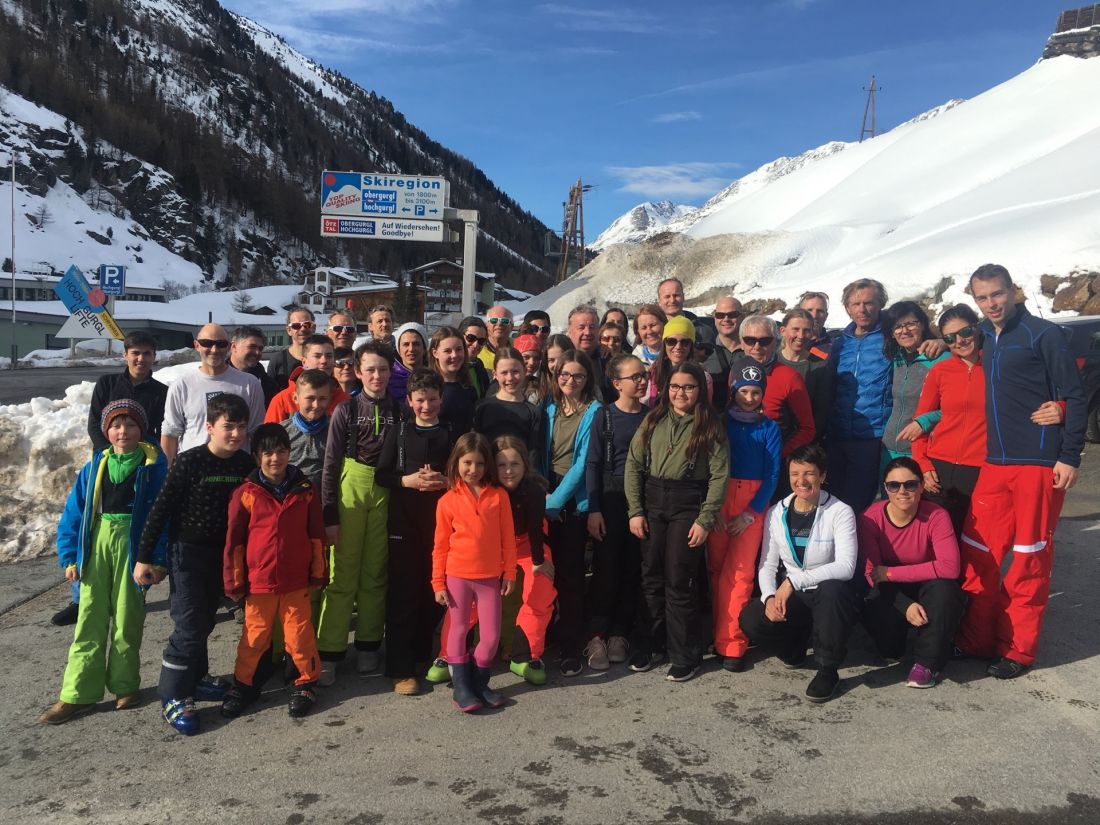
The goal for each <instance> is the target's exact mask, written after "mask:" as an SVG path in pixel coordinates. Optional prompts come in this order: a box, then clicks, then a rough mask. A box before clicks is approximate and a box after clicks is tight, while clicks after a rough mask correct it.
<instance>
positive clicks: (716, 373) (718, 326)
mask: <svg viewBox="0 0 1100 825" xmlns="http://www.w3.org/2000/svg"><path fill="white" fill-rule="evenodd" d="M744 316H745V311H744V308H743V307H742V306H741V302H740V301H738V300H737V299H736V298H734V297H733V296H732V295H723V296H722V297H721V298H719V299H718V303H716V304H715V305H714V311H713V312H712V313H711V320H712V321H713V322H714V331H715V337H714V349H713V351H712V352H711V353H710V355H709V356H708V357H707V360H706V361H705V362H704V363H703V369H705V370H706V371H707V375H709V376H710V377H711V380H712V381H713V383H714V408H715V409H717V410H724V409H725V408H726V402H727V400H728V397H729V390H728V389H727V388H728V386H729V380H730V367H732V366H733V362H734V361H736V360H737V359H738V358H740V357H741V356H742V355H743V353H742V352H741V334H740V332H741V319H742V318H743V317H744Z"/></svg>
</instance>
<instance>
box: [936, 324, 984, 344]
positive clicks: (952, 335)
mask: <svg viewBox="0 0 1100 825" xmlns="http://www.w3.org/2000/svg"><path fill="white" fill-rule="evenodd" d="M975 332H976V330H975V329H974V327H972V326H970V327H963V328H962V329H960V330H959V331H958V332H949V333H947V334H946V335H945V336H943V342H944V343H945V344H954V343H955V342H956V341H957V340H959V339H960V338H973V337H974V333H975Z"/></svg>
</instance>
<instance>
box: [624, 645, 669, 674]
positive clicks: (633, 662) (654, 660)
mask: <svg viewBox="0 0 1100 825" xmlns="http://www.w3.org/2000/svg"><path fill="white" fill-rule="evenodd" d="M664 658H665V654H663V653H649V652H648V651H645V650H636V651H634V655H633V656H631V657H630V664H629V665H627V667H629V668H630V669H631V670H633V671H634V672H635V673H645V672H646V671H649V670H653V668H655V667H657V665H659V664H660V663H661V662H663V661H664Z"/></svg>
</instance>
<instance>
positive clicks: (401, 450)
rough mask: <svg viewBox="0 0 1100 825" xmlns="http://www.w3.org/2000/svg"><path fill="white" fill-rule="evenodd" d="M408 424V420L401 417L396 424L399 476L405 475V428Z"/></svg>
mask: <svg viewBox="0 0 1100 825" xmlns="http://www.w3.org/2000/svg"><path fill="white" fill-rule="evenodd" d="M408 423H409V421H408V419H407V418H405V416H401V420H400V421H399V422H398V424H397V467H398V469H399V470H400V472H401V475H405V428H406V427H407V426H408Z"/></svg>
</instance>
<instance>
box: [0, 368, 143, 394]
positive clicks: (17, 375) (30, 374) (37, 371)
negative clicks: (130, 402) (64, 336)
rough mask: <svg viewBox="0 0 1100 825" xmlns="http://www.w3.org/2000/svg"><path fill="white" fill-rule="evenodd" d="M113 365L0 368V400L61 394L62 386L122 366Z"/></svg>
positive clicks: (115, 370)
mask: <svg viewBox="0 0 1100 825" xmlns="http://www.w3.org/2000/svg"><path fill="white" fill-rule="evenodd" d="M122 366H123V364H122V361H121V360H119V363H118V366H115V367H93V366H88V367H27V368H24V369H17V370H7V369H0V404H24V403H26V402H27V401H30V400H31V399H32V398H37V397H39V396H44V397H46V398H61V397H62V396H64V394H65V389H66V388H67V387H70V386H72V385H73V384H78V383H80V382H81V381H91V382H92V383H93V384H94V383H95V381H96V379H97V378H99V376H101V375H106V374H107V373H109V372H119V371H121V370H122Z"/></svg>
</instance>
